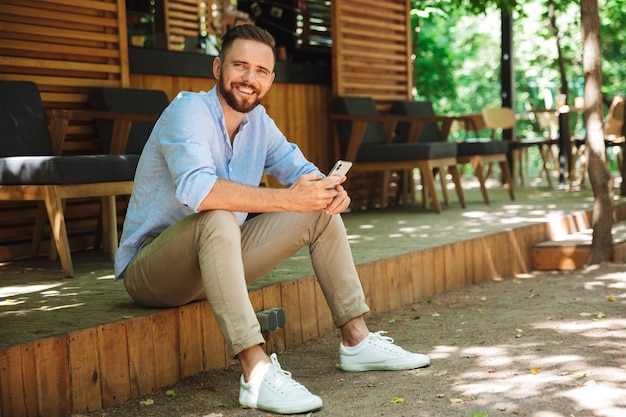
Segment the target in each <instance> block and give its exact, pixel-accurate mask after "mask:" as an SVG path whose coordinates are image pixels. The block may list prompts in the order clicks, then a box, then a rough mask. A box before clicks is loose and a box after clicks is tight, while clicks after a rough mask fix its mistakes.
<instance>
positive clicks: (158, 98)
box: [89, 87, 170, 154]
mask: <svg viewBox="0 0 626 417" xmlns="http://www.w3.org/2000/svg"><path fill="white" fill-rule="evenodd" d="M169 103H170V102H169V99H168V98H167V95H166V94H165V92H164V91H161V90H141V89H136V88H117V87H100V88H96V89H94V90H93V91H92V92H91V93H90V94H89V105H90V106H91V107H92V108H94V109H98V110H108V111H114V112H121V113H136V114H149V115H154V116H160V115H161V113H162V112H163V110H164V109H165V108H166V107H167V106H168V105H169ZM153 127H154V124H153V123H145V122H134V123H133V124H132V127H131V129H130V134H129V136H128V143H127V145H126V151H125V153H127V154H140V153H141V151H142V150H143V147H144V145H145V144H146V141H147V140H148V137H149V136H150V133H151V132H152V128H153ZM96 131H97V133H98V137H99V138H100V141H101V142H102V148H103V150H104V152H106V153H108V152H109V149H110V147H111V135H112V133H113V122H112V121H109V120H97V121H96Z"/></svg>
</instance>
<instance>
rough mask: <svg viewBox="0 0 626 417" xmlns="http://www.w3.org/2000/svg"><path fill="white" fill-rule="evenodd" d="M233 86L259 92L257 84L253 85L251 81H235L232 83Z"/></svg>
mask: <svg viewBox="0 0 626 417" xmlns="http://www.w3.org/2000/svg"><path fill="white" fill-rule="evenodd" d="M232 87H233V88H235V87H245V88H247V89H250V90H252V91H253V92H254V93H255V94H259V89H258V88H256V87H255V86H253V85H252V84H250V83H245V82H244V83H242V82H234V83H232Z"/></svg>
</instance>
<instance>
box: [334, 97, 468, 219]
mask: <svg viewBox="0 0 626 417" xmlns="http://www.w3.org/2000/svg"><path fill="white" fill-rule="evenodd" d="M331 106H332V107H331V108H332V111H333V114H332V115H331V120H332V121H333V124H334V133H335V153H336V156H337V158H341V159H346V160H349V161H352V162H354V165H353V168H352V170H353V171H355V170H356V171H387V172H391V171H405V172H406V171H412V170H413V169H414V168H417V169H419V171H420V176H421V179H422V185H423V188H424V190H425V193H424V199H423V203H424V204H425V205H427V204H428V202H429V201H430V202H431V203H432V206H433V208H434V210H435V211H436V212H437V213H441V212H442V208H441V204H440V202H439V198H438V196H437V191H436V188H435V178H434V174H436V173H437V172H439V173H440V175H442V176H443V175H444V173H445V171H446V170H447V171H448V172H449V173H450V175H451V176H452V180H453V182H454V185H455V189H456V192H457V196H458V198H459V202H460V204H461V207H463V208H465V198H464V196H463V189H462V187H461V179H460V174H459V171H458V169H457V167H456V146H454V145H453V144H450V143H445V142H428V143H419V142H416V141H410V142H405V143H396V142H394V140H393V138H394V133H395V130H396V127H397V125H398V122H400V121H404V122H408V123H409V124H410V125H411V127H410V129H411V133H412V135H413V136H411V138H413V137H419V131H420V130H421V129H422V128H423V123H422V122H421V121H419V120H414V119H413V118H409V117H406V116H399V115H393V114H380V113H379V112H378V110H377V108H376V103H375V101H374V100H373V99H372V98H370V97H337V98H335V99H333V101H332V104H331ZM411 177H412V176H411ZM443 181H444V183H445V179H444V180H443ZM386 186H387V181H385V183H384V184H383V196H385V195H386V191H387V190H386ZM411 192H413V193H414V190H411ZM442 192H443V195H444V199H445V202H446V203H448V197H447V190H446V186H445V184H444V186H443V187H442Z"/></svg>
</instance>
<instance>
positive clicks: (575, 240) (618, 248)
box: [531, 224, 626, 271]
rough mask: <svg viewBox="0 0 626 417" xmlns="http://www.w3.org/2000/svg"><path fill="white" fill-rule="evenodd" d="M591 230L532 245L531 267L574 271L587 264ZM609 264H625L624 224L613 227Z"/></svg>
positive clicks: (625, 231) (537, 269)
mask: <svg viewBox="0 0 626 417" xmlns="http://www.w3.org/2000/svg"><path fill="white" fill-rule="evenodd" d="M591 240H592V229H587V230H584V231H582V232H578V233H574V234H570V235H568V236H567V237H566V238H565V239H562V240H550V241H546V242H540V243H537V244H535V245H533V248H532V254H531V255H532V266H533V269H534V270H536V271H554V270H556V271H574V270H576V269H581V268H583V267H584V266H585V264H586V263H587V259H588V258H589V252H590V251H591ZM610 260H611V262H615V263H626V224H618V225H616V226H615V227H613V247H612V249H611V258H610Z"/></svg>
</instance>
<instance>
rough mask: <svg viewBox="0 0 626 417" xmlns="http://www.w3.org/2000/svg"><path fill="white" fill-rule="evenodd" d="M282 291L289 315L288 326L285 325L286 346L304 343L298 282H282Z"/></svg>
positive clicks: (284, 304) (287, 314)
mask: <svg viewBox="0 0 626 417" xmlns="http://www.w3.org/2000/svg"><path fill="white" fill-rule="evenodd" d="M280 293H281V299H282V303H283V308H284V309H285V314H286V316H287V326H286V327H285V347H286V348H291V347H295V346H298V345H300V344H302V341H303V339H302V328H301V327H300V323H301V321H302V317H301V315H300V298H299V295H298V284H297V283H296V282H295V281H291V282H283V283H281V284H280Z"/></svg>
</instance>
